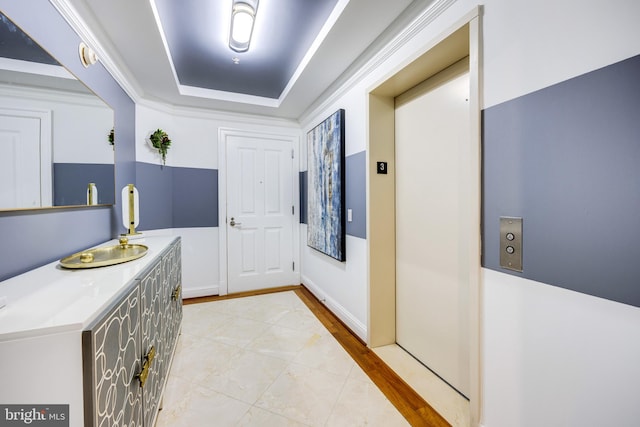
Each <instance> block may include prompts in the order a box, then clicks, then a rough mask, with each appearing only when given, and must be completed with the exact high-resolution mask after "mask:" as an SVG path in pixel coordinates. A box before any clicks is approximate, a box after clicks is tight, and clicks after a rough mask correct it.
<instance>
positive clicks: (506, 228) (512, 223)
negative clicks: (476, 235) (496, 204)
mask: <svg viewBox="0 0 640 427" xmlns="http://www.w3.org/2000/svg"><path fill="white" fill-rule="evenodd" d="M500 267H502V268H506V269H508V270H514V271H522V218H516V217H509V216H503V217H500Z"/></svg>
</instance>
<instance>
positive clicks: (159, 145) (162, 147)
mask: <svg viewBox="0 0 640 427" xmlns="http://www.w3.org/2000/svg"><path fill="white" fill-rule="evenodd" d="M149 141H151V145H152V146H153V148H155V149H156V150H158V153H160V156H162V164H163V165H164V164H166V161H167V150H169V147H170V146H171V140H170V139H169V135H167V133H166V132H165V131H163V130H162V129H157V130H156V131H155V132H153V133H152V134H151V135H149Z"/></svg>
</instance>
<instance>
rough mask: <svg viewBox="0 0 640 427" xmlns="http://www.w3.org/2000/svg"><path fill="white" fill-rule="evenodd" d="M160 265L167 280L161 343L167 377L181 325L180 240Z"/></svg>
mask: <svg viewBox="0 0 640 427" xmlns="http://www.w3.org/2000/svg"><path fill="white" fill-rule="evenodd" d="M162 265H163V270H164V271H165V272H166V273H165V277H166V279H167V283H166V284H165V287H164V290H165V297H164V301H165V310H166V313H167V319H166V323H165V329H164V331H163V342H164V343H165V345H166V347H165V348H166V349H167V350H166V351H167V355H166V359H167V360H166V363H165V368H166V369H167V372H166V374H165V375H168V369H169V367H170V361H171V358H172V355H173V350H174V348H175V345H176V340H177V339H178V334H179V333H180V325H181V323H182V259H181V245H180V240H178V241H176V242H175V243H174V244H173V245H172V246H171V248H170V249H169V251H168V252H167V253H166V254H165V255H164V256H163V257H162Z"/></svg>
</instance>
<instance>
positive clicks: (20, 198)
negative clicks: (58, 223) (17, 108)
mask: <svg viewBox="0 0 640 427" xmlns="http://www.w3.org/2000/svg"><path fill="white" fill-rule="evenodd" d="M40 143H41V141H40V120H39V119H38V118H35V117H19V116H9V115H5V114H0V152H2V155H0V209H15V208H34V207H40V206H42V203H43V200H42V197H41V196H42V195H41V191H40V190H41V189H40V183H41V182H40V181H41V170H40V167H41V153H40ZM48 161H49V160H47V162H48ZM49 171H50V166H49ZM49 182H50V180H49ZM45 190H46V189H45ZM49 193H50V190H49ZM49 203H50V202H49Z"/></svg>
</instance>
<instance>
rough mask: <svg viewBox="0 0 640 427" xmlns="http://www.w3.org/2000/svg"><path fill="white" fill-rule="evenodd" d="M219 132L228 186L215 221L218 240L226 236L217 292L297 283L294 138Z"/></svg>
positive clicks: (223, 184)
mask: <svg viewBox="0 0 640 427" xmlns="http://www.w3.org/2000/svg"><path fill="white" fill-rule="evenodd" d="M221 136H223V137H222V138H221V139H220V143H221V144H224V145H225V151H224V153H225V176H224V179H223V180H221V181H223V182H219V186H220V188H222V187H223V186H224V187H225V190H226V191H225V200H226V204H225V205H226V206H225V210H226V213H225V216H222V215H220V221H219V222H220V228H221V240H223V239H222V238H223V237H226V239H224V240H226V248H221V249H223V250H224V252H225V253H226V269H225V270H226V286H224V284H223V283H222V282H221V287H220V289H221V290H220V293H221V294H224V293H227V292H228V293H236V292H243V291H250V290H257V289H265V288H271V287H278V286H286V285H292V284H297V283H298V282H299V278H298V274H297V273H296V270H295V265H294V261H295V259H297V257H296V256H294V248H295V247H296V245H295V244H294V237H295V236H294V235H295V233H294V226H295V224H297V221H296V220H295V219H296V218H297V217H296V216H295V215H296V214H297V212H298V211H297V208H296V206H297V203H296V202H295V200H296V199H297V198H296V197H294V191H296V188H297V186H295V185H294V182H295V180H294V169H295V168H294V158H293V157H294V156H293V155H292V154H293V153H294V142H295V141H294V139H292V138H291V137H289V136H278V135H266V134H258V133H250V132H225V133H222V134H221ZM221 162H222V160H221ZM222 200H223V199H222V197H221V201H222ZM232 218H233V220H232ZM223 228H224V233H223V232H222V229H223ZM221 265H222V262H221ZM225 291H226V292H225Z"/></svg>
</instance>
